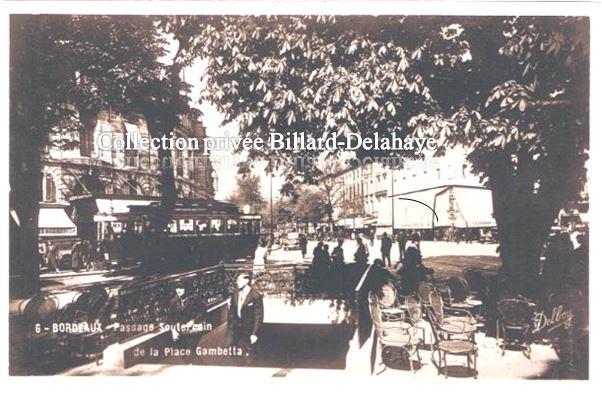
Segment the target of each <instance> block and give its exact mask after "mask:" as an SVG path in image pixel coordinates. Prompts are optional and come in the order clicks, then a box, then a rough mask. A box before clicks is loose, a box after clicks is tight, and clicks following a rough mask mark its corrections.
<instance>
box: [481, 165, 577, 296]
mask: <svg viewBox="0 0 602 395" xmlns="http://www.w3.org/2000/svg"><path fill="white" fill-rule="evenodd" d="M506 159H507V158H506ZM491 163H492V164H491V166H492V169H491V171H490V172H489V175H490V176H489V186H490V188H491V191H492V198H493V210H494V217H495V219H496V222H497V227H498V237H499V242H500V258H501V260H502V267H501V268H500V271H499V274H500V275H501V276H502V282H503V285H502V287H503V288H504V291H505V292H508V293H510V294H517V293H522V294H526V295H530V296H536V295H537V294H538V293H539V292H540V291H541V290H542V287H543V285H544V284H542V283H541V278H540V276H538V274H539V271H540V257H541V255H542V252H543V246H544V243H545V242H546V240H547V239H548V236H549V233H550V229H551V227H552V225H553V223H554V220H555V218H556V215H557V214H558V212H559V210H560V209H561V207H562V205H563V204H565V203H566V201H565V200H566V199H565V197H566V196H565V195H564V194H562V193H559V192H558V191H560V190H565V189H566V187H567V186H566V185H563V183H566V182H567V177H568V175H567V174H565V173H566V172H567V169H563V168H562V166H555V168H554V169H553V171H551V172H550V173H549V174H548V175H547V176H544V177H537V178H535V177H534V176H533V174H535V173H534V172H533V167H532V162H528V161H527V162H526V163H521V164H520V165H519V167H518V169H514V170H513V168H512V166H513V165H512V161H511V160H505V159H504V158H502V157H500V158H496V160H493V161H492V162H491ZM519 163H520V162H519ZM535 179H537V180H538V181H539V183H540V187H539V191H538V192H537V193H535V192H534V180H535Z"/></svg>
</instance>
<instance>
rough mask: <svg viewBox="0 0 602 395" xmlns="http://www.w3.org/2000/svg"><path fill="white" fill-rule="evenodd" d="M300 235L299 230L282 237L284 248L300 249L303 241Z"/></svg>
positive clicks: (286, 249)
mask: <svg viewBox="0 0 602 395" xmlns="http://www.w3.org/2000/svg"><path fill="white" fill-rule="evenodd" d="M299 236H300V234H299V232H290V233H287V234H286V236H285V237H284V238H283V239H282V247H283V248H284V250H285V251H288V250H300V249H301V242H300V237H299Z"/></svg>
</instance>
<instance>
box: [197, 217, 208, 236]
mask: <svg viewBox="0 0 602 395" xmlns="http://www.w3.org/2000/svg"><path fill="white" fill-rule="evenodd" d="M196 231H197V233H201V234H207V233H209V221H207V220H206V219H197V220H196Z"/></svg>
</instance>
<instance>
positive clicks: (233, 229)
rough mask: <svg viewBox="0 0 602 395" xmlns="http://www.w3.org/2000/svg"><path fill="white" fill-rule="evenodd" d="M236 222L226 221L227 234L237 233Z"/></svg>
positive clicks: (233, 220)
mask: <svg viewBox="0 0 602 395" xmlns="http://www.w3.org/2000/svg"><path fill="white" fill-rule="evenodd" d="M238 232H239V228H238V221H237V220H236V219H234V218H230V219H228V233H238Z"/></svg>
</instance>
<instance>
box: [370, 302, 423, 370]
mask: <svg viewBox="0 0 602 395" xmlns="http://www.w3.org/2000/svg"><path fill="white" fill-rule="evenodd" d="M369 303H370V317H371V318H372V324H373V326H374V331H375V334H376V341H377V350H376V353H377V356H380V360H381V363H380V364H381V365H384V366H385V368H384V369H383V371H384V370H385V369H386V365H385V364H384V361H383V354H385V353H386V352H387V351H388V350H390V349H392V348H398V349H401V350H403V351H405V352H406V354H407V355H408V362H409V365H410V370H411V371H412V372H413V373H415V371H414V363H413V360H412V357H413V356H414V355H415V356H416V357H417V358H418V362H419V363H420V362H421V358H420V345H421V344H422V339H420V337H419V336H417V332H418V329H419V328H417V327H414V326H412V325H411V324H410V325H407V323H405V322H403V321H389V322H386V321H383V320H382V317H383V312H382V311H381V308H380V305H379V303H378V298H377V297H376V296H375V295H374V294H372V293H370V295H369ZM395 323H397V325H394V324H395ZM380 373H382V372H380Z"/></svg>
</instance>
